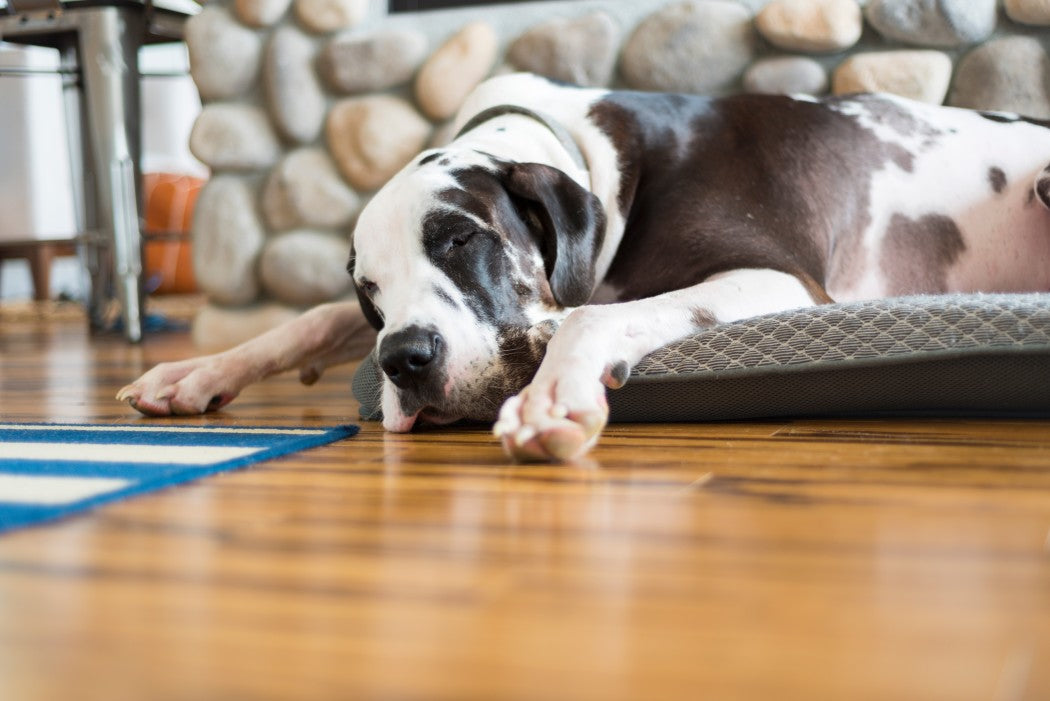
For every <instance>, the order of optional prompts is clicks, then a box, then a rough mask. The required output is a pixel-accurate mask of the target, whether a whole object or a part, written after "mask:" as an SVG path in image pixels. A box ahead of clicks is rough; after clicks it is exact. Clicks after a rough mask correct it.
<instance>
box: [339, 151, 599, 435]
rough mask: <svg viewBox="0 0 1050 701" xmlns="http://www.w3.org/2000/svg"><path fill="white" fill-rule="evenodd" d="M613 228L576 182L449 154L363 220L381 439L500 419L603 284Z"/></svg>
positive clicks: (533, 168) (362, 257)
mask: <svg viewBox="0 0 1050 701" xmlns="http://www.w3.org/2000/svg"><path fill="white" fill-rule="evenodd" d="M604 229H605V218H604V215H603V212H602V209H601V205H600V203H599V201H598V199H597V198H596V197H595V196H594V195H593V194H591V193H590V192H588V191H587V190H585V189H583V188H582V187H580V185H578V184H577V183H576V182H575V181H574V180H572V179H571V178H570V177H569V176H568V175H566V174H565V173H563V172H562V171H560V170H557V169H555V168H552V167H550V166H546V165H541V164H537V163H511V162H506V161H502V160H500V159H498V158H495V157H493V156H490V155H487V154H483V153H480V152H477V151H474V150H470V149H465V148H456V147H455V145H453V146H451V147H449V148H446V149H441V150H437V151H429V152H425V153H423V154H422V155H421V156H420V157H417V158H416V159H415V160H414V161H413V162H412V163H411V164H409V165H408V166H407V167H406V168H405V169H404V170H402V171H401V172H400V173H399V174H398V175H396V176H395V177H394V178H393V179H391V180H390V182H388V183H387V184H386V185H385V186H384V187H383V188H382V189H381V190H380V191H379V192H378V193H377V194H376V196H375V197H374V198H373V199H372V201H371V202H369V204H368V205H367V206H366V207H365V209H364V211H362V213H361V216H360V217H359V219H358V222H357V226H356V228H355V230H354V251H353V254H352V255H351V262H350V266H349V267H350V272H351V275H352V276H353V279H354V284H355V286H356V288H357V293H358V297H359V299H360V300H361V306H362V309H364V311H365V314H366V316H368V318H369V320H370V321H371V322H372V324H373V325H374V326H376V328H378V329H379V330H380V333H379V339H378V356H379V357H378V360H379V365H380V367H381V368H382V370H383V372H384V373H385V375H386V381H385V384H384V388H383V415H384V422H383V423H384V425H385V426H386V428H388V429H390V430H395V431H405V430H408V429H409V428H411V427H412V425H413V424H414V423H415V421H416V419H417V418H420V419H423V420H425V421H429V422H432V423H448V422H450V421H455V420H457V419H462V418H466V419H475V420H492V419H494V418H495V417H496V415H497V413H498V411H499V408H500V406H501V404H502V403H503V400H504V399H506V398H507V397H509V396H511V395H512V394H514V393H516V392H518V391H519V390H520V389H521V388H523V387H524V386H525V384H527V383H528V381H529V380H530V379H531V377H532V375H533V374H534V372H535V370H536V368H537V366H538V365H539V361H540V359H541V358H542V357H543V352H544V348H545V347H546V343H547V340H548V339H549V338H550V336H551V334H552V333H553V332H554V330H555V329H556V328H557V324H558V323H559V322H560V320H561V319H562V318H563V317H564V315H565V314H566V310H567V309H569V308H571V307H575V306H579V305H581V304H584V303H585V302H586V301H587V299H588V298H589V297H590V295H591V292H592V290H593V288H594V285H595V280H594V277H595V269H594V266H595V259H596V257H597V254H598V251H599V249H600V248H601V242H602V238H603V235H604Z"/></svg>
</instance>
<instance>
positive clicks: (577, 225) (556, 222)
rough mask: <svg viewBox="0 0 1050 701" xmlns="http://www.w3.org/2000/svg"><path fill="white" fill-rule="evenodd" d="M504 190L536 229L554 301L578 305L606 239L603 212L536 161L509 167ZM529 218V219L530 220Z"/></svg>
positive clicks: (567, 179)
mask: <svg viewBox="0 0 1050 701" xmlns="http://www.w3.org/2000/svg"><path fill="white" fill-rule="evenodd" d="M504 187H506V188H507V192H509V193H510V195H511V197H513V198H514V199H516V200H517V201H518V203H519V204H520V205H522V206H523V207H524V208H525V210H526V212H527V213H531V214H533V215H535V216H534V217H527V219H526V224H529V226H530V228H532V229H538V231H535V232H534V233H535V234H536V236H537V238H538V242H539V244H540V250H541V251H542V253H543V265H544V268H546V271H547V279H548V280H549V281H550V286H551V292H553V293H554V299H555V300H557V302H558V303H559V304H561V305H563V306H566V307H578V306H580V305H581V304H586V303H587V300H589V299H590V298H591V293H592V292H593V291H594V286H595V284H596V283H597V281H596V280H595V279H594V275H595V270H594V266H595V262H596V259H597V258H598V251H600V250H601V247H602V241H603V240H604V239H605V212H604V211H603V210H602V205H601V202H600V201H599V200H598V198H597V197H595V196H594V194H593V193H591V192H588V191H587V190H585V189H583V188H582V187H580V186H579V185H578V184H577V183H576V181H575V180H573V179H572V178H570V177H569V176H568V175H566V174H565V173H563V172H562V171H560V170H558V169H557V168H552V167H550V166H546V165H543V164H540V163H514V164H512V165H511V166H510V167H509V168H508V170H507V175H506V178H505V181H504ZM529 219H532V220H533V221H531V222H530V221H529Z"/></svg>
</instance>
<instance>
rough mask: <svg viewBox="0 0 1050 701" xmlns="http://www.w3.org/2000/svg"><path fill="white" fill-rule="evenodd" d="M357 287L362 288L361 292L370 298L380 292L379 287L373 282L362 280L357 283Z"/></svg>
mask: <svg viewBox="0 0 1050 701" xmlns="http://www.w3.org/2000/svg"><path fill="white" fill-rule="evenodd" d="M357 285H358V287H360V288H361V291H362V292H364V293H365V294H366V295H368V296H369V297H372V296H374V295H375V293H376V292H378V291H379V285H377V284H375V283H374V282H372V281H371V280H361V281H360V282H359V283H357Z"/></svg>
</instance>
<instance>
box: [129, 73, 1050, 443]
mask: <svg viewBox="0 0 1050 701" xmlns="http://www.w3.org/2000/svg"><path fill="white" fill-rule="evenodd" d="M498 105H514V106H520V107H522V108H524V112H525V113H522V112H519V111H509V112H505V113H502V114H497V115H496V116H493V117H492V118H490V119H484V120H483V121H481V122H480V123H479V124H477V125H473V126H472V127H471V128H469V129H468V130H467V131H466V132H465V133H463V134H462V135H460V136H459V137H458V138H456V139H455V140H454V141H453V142H452V143H451V144H449V145H448V146H446V147H443V148H440V149H433V150H430V151H426V152H424V153H423V154H421V155H420V156H419V157H417V158H416V159H414V160H413V161H412V162H411V163H410V164H408V165H407V166H406V167H405V168H404V169H403V170H402V171H401V172H400V173H398V174H397V175H396V176H395V177H394V178H393V179H392V180H390V181H389V182H388V183H387V184H386V185H385V186H384V187H383V188H382V189H381V190H380V191H379V192H378V193H377V194H376V196H375V197H374V198H373V199H372V201H371V202H370V203H369V204H368V205H367V207H366V208H365V209H364V211H363V212H362V214H361V216H360V218H359V220H358V222H357V225H356V227H355V231H354V238H353V249H354V250H353V255H352V258H351V264H350V271H351V273H352V275H353V278H354V282H355V285H356V286H357V290H358V294H359V298H360V308H358V306H357V304H356V303H349V302H348V303H337V304H330V305H324V306H322V307H318V308H317V309H314V310H311V311H310V312H307V313H306V314H305V315H303V317H301V318H299V319H297V320H295V321H293V322H290V324H289V325H287V326H286V327H282V328H279V329H275V330H274V331H271V332H269V333H267V334H264V335H263V336H261V337H259V338H257V339H254V340H253V341H250V342H248V343H246V344H244V345H242V346H239V347H238V348H235V349H233V350H231V351H227V352H226V353H222V354H218V355H214V356H207V357H204V358H197V359H194V360H190V361H184V362H182V363H173V364H165V365H161V366H158V367H157V368H154V369H153V370H151V371H150V372H149V373H147V374H146V375H144V376H143V377H142V378H140V379H139V380H138V381H137V382H136V383H134V384H132V385H129V386H128V387H126V388H124V389H123V390H122V391H121V393H120V394H119V395H118V397H119V398H121V399H125V400H128V401H130V402H131V403H132V404H133V405H134V406H135V407H136V408H138V409H139V410H140V411H143V412H144V413H149V414H167V413H195V412H201V411H205V410H208V409H213V408H218V407H219V406H222V405H223V404H225V403H226V402H228V401H230V400H231V399H232V398H233V397H234V396H236V394H237V392H239V391H240V389H241V388H242V387H243V386H244V385H246V384H248V383H249V382H252V381H255V380H257V379H259V378H260V377H262V376H265V375H267V374H271V373H272V372H276V371H279V370H283V369H288V368H292V367H299V368H301V373H302V377H303V380H304V381H306V382H310V381H313V380H314V379H316V377H317V376H319V374H320V372H321V371H322V370H323V369H324V367H326V366H328V365H331V364H333V363H336V362H343V361H346V360H350V359H352V358H355V357H361V356H362V355H363V354H364V353H365V352H367V350H368V348H369V347H370V346H371V345H372V342H373V340H374V339H375V340H377V341H378V352H379V362H380V365H381V367H382V368H383V370H384V372H385V373H386V374H387V381H386V383H385V386H384V391H383V414H384V421H383V423H384V426H385V427H386V428H388V429H389V430H392V431H407V430H409V429H411V428H412V427H413V426H414V425H415V424H416V422H417V421H421V420H422V421H429V422H432V423H447V422H451V421H454V420H458V419H462V418H468V419H477V420H492V419H496V418H497V417H498V420H497V421H496V424H495V426H494V432H495V434H496V435H497V436H498V437H499V438H500V440H501V441H502V442H503V445H504V447H505V448H506V449H507V451H508V452H509V453H511V454H512V455H515V456H518V457H524V458H540V459H543V458H556V459H566V458H571V457H574V456H577V455H579V454H581V453H583V452H584V451H586V450H587V449H589V448H590V447H591V446H592V445H593V444H594V442H595V441H596V440H597V438H598V435H599V433H600V431H601V429H602V427H603V426H604V425H605V423H606V420H607V416H608V410H607V406H606V401H605V391H606V387H614V388H615V387H618V386H620V385H621V384H622V383H623V382H624V381H625V380H626V378H627V376H628V374H629V371H630V367H631V366H633V365H634V364H635V363H636V362H637V361H638V360H639V359H641V358H642V357H643V356H645V355H646V354H648V353H649V352H651V351H653V350H654V349H656V348H658V347H660V346H662V345H665V344H666V343H669V342H671V341H674V340H676V339H678V338H681V337H683V336H686V335H688V334H690V333H693V332H695V331H697V330H698V329H700V328H703V327H706V326H710V325H711V324H715V323H721V322H728V321H733V320H737V319H742V318H746V317H750V316H755V315H758V314H763V313H768V312H777V311H782V310H787V309H792V308H798V307H804V306H809V305H813V304H820V303H825V302H828V301H831V300H836V301H850V300H860V299H869V298H876V297H884V296H893V295H900V294H906V293H919V292H928V293H939V292H956V291H1046V290H1050V212H1048V211H1047V208H1048V207H1050V168H1048V165H1047V164H1048V163H1050V128H1048V126H1050V125H1048V124H1047V123H1042V122H1037V121H1035V120H1029V119H1025V118H1022V117H1019V116H1017V115H1011V114H1003V113H978V112H972V111H967V110H960V109H952V108H946V107H933V106H929V105H924V104H919V103H914V102H910V101H907V100H903V99H899V98H894V97H889V96H873V95H858V96H851V97H829V98H824V99H814V98H809V97H786V96H748V95H742V96H734V97H725V98H718V99H712V98H706V97H698V96H687V95H664V94H652V93H630V92H610V91H606V90H597V89H581V88H575V87H570V86H564V85H559V84H555V83H552V82H549V81H547V80H544V79H541V78H538V77H535V76H530V75H521V74H519V75H512V76H504V77H500V78H495V79H492V80H490V81H488V82H486V83H484V84H482V85H481V86H480V87H479V88H478V89H477V90H475V92H474V93H473V94H472V95H471V96H470V97H469V98H468V100H467V103H466V104H465V105H464V107H463V109H462V110H461V113H460V116H459V118H458V124H460V125H462V124H465V123H466V122H467V121H468V120H469V119H470V118H471V117H472V116H474V115H476V114H478V113H479V112H482V111H484V110H486V109H488V108H492V107H494V106H498ZM529 111H533V112H535V113H536V114H537V115H542V116H543V118H539V117H532V116H529V114H528V112H529ZM545 120H546V121H545ZM550 122H553V123H556V124H557V125H559V126H558V129H555V128H553V127H552V126H551V124H550ZM561 129H564V132H567V133H568V135H570V136H569V138H571V140H572V143H571V144H568V145H567V144H566V141H565V137H564V136H563V135H559V133H558V131H560V130H561ZM576 149H578V151H579V152H580V153H582V154H583V157H584V163H583V164H582V166H581V164H580V163H578V162H577V159H576V158H574V151H575V150H576ZM365 319H367V320H368V321H370V322H371V325H372V326H373V327H374V328H376V329H377V331H378V333H377V335H375V336H373V334H372V333H370V332H369V331H368V330H367V328H366V324H365V323H364V320H365Z"/></svg>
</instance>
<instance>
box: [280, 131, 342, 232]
mask: <svg viewBox="0 0 1050 701" xmlns="http://www.w3.org/2000/svg"><path fill="white" fill-rule="evenodd" d="M360 206H361V198H360V197H358V195H357V193H356V192H354V191H353V190H351V189H350V188H349V187H347V186H346V183H344V182H343V179H342V178H341V177H340V176H339V173H338V172H337V171H336V168H335V163H333V162H332V159H331V158H330V157H329V156H328V154H327V153H326V152H325V151H324V150H323V149H319V148H305V149H299V150H297V151H292V152H291V153H289V154H288V155H287V156H285V157H284V158H283V159H282V160H281V162H280V163H278V164H277V165H276V166H275V167H274V169H273V170H271V171H270V176H269V178H267V180H266V185H265V187H264V188H263V195H262V210H263V215H264V216H265V218H266V223H267V224H269V226H270V228H271V229H274V230H277V231H280V230H282V229H293V228H298V227H304V226H306V227H322V228H331V229H335V228H340V227H345V226H347V225H349V224H350V222H351V221H352V220H353V218H354V215H355V214H357V212H358V211H359V209H360Z"/></svg>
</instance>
